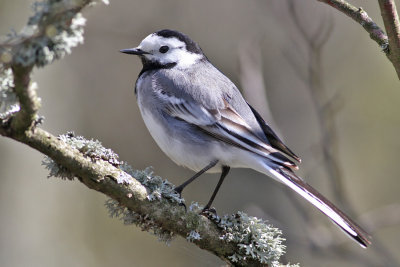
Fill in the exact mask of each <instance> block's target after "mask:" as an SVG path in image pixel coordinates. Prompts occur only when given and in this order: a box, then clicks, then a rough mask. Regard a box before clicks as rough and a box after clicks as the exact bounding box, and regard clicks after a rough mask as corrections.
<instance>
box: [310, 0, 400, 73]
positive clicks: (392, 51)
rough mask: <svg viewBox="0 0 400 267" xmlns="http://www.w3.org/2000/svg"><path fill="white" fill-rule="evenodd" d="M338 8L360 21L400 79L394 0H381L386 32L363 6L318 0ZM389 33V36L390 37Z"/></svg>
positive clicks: (399, 29) (398, 27)
mask: <svg viewBox="0 0 400 267" xmlns="http://www.w3.org/2000/svg"><path fill="white" fill-rule="evenodd" d="M317 1H319V2H323V3H325V4H328V5H330V6H332V7H333V8H336V9H337V10H339V11H340V12H342V13H344V14H346V15H347V16H349V17H350V18H352V19H353V20H354V21H356V22H358V23H359V24H360V25H361V26H362V27H363V28H364V29H365V30H366V31H367V32H368V33H369V36H370V37H371V39H372V40H374V41H375V42H377V43H378V45H379V46H380V47H381V49H382V50H383V51H384V52H385V54H386V56H387V58H388V59H389V60H390V62H391V63H392V65H393V67H394V69H395V70H396V73H397V76H398V78H399V79H400V41H399V40H400V23H399V16H398V13H397V10H396V5H395V3H394V0H379V6H380V9H381V13H382V18H383V21H384V23H385V28H386V31H387V33H388V34H386V33H385V32H384V31H383V30H382V29H381V28H380V27H379V26H378V25H377V24H376V23H375V22H374V21H373V20H372V19H371V18H370V17H369V16H368V14H367V12H365V11H364V10H363V9H362V8H361V7H360V8H357V7H355V6H353V5H351V4H350V3H348V2H347V1H344V0H317ZM388 35H389V37H388Z"/></svg>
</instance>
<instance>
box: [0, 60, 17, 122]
mask: <svg viewBox="0 0 400 267" xmlns="http://www.w3.org/2000/svg"><path fill="white" fill-rule="evenodd" d="M0 70H2V71H1V72H0V120H2V121H5V120H7V119H9V118H11V116H12V115H13V114H15V113H16V112H18V111H19V109H20V107H19V102H18V99H17V96H16V95H15V93H14V91H13V88H14V81H13V73H12V71H11V69H10V68H8V69H3V66H0Z"/></svg>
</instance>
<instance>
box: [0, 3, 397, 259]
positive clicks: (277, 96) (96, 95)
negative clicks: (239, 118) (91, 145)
mask: <svg viewBox="0 0 400 267" xmlns="http://www.w3.org/2000/svg"><path fill="white" fill-rule="evenodd" d="M32 2H33V1H27V0H14V1H6V0H0V35H4V34H7V33H8V32H10V29H15V30H17V31H18V30H19V29H20V28H21V27H22V26H23V25H25V23H26V21H27V19H28V16H29V15H30V14H31V13H30V6H31V4H32ZM352 3H353V4H354V5H356V6H362V7H363V8H364V10H366V11H367V12H368V14H369V15H370V16H371V17H372V18H373V19H374V20H375V21H376V22H377V23H378V24H379V25H380V26H383V22H382V20H381V17H380V11H379V9H378V5H377V3H375V2H374V1H361V0H359V1H352ZM396 3H397V4H398V6H400V3H399V2H396ZM84 16H85V17H86V18H87V19H88V20H87V27H86V34H85V43H84V44H83V45H80V46H79V47H77V48H75V49H73V53H72V54H71V55H69V56H67V57H66V58H65V59H63V60H61V61H57V62H55V63H53V64H52V65H50V66H47V67H46V68H45V69H36V70H35V71H34V77H33V79H34V80H35V81H37V82H38V85H39V91H38V93H39V95H40V96H41V97H42V109H41V110H40V114H41V115H44V116H45V121H44V124H43V126H42V127H43V128H44V129H46V130H48V131H50V132H51V133H53V134H55V135H58V134H62V133H65V132H67V131H71V130H73V131H75V133H76V134H78V135H83V136H85V137H87V138H95V139H99V140H100V141H102V143H103V145H104V146H106V147H109V148H112V149H113V150H114V151H116V152H117V153H118V154H119V155H120V158H121V159H122V160H124V161H127V162H128V163H130V164H131V165H132V166H133V167H134V168H137V169H143V168H145V167H147V166H153V167H154V171H155V173H156V174H158V175H160V176H162V177H163V178H167V179H168V180H169V181H171V182H173V183H174V184H180V183H181V182H183V181H184V180H185V179H187V178H188V177H189V176H191V175H192V174H193V173H192V172H191V171H189V170H186V169H184V168H181V167H178V166H176V165H175V164H174V163H173V162H172V161H171V160H169V159H168V158H167V157H166V156H165V155H164V154H163V153H162V152H161V151H160V149H159V148H158V147H157V145H156V144H155V142H154V141H153V140H152V138H151V136H150V135H149V133H148V131H147V129H146V128H145V126H144V124H143V121H142V119H141V117H140V114H139V110H138V107H137V104H136V99H135V96H134V93H133V88H134V83H135V80H136V77H137V75H138V73H139V71H140V69H141V63H140V61H139V59H137V58H136V57H130V56H127V55H123V54H121V53H119V52H118V51H119V50H120V49H123V48H130V47H134V46H136V45H138V44H139V43H140V41H141V40H142V39H143V38H144V37H146V36H147V35H148V34H150V33H152V32H154V31H156V30H160V29H163V28H171V29H176V30H179V31H182V32H184V33H186V34H188V35H189V36H190V37H191V38H192V39H193V40H195V41H196V42H198V43H199V44H200V46H201V47H202V49H203V51H204V52H205V54H206V55H207V56H208V58H209V59H210V60H211V62H212V63H213V64H214V65H215V66H217V67H218V68H219V69H220V70H222V71H223V72H224V73H225V74H226V75H227V76H228V77H230V78H231V79H232V81H233V82H235V83H236V84H237V85H238V86H239V87H240V88H241V90H242V91H243V93H244V94H245V96H246V98H247V99H248V100H249V102H250V103H251V104H253V106H255V107H256V108H257V109H258V110H260V112H261V113H262V114H263V116H264V117H265V118H267V120H268V121H270V122H271V124H272V125H273V126H274V127H275V129H277V132H279V133H280V136H281V137H282V138H283V139H284V140H285V142H286V143H287V144H288V146H289V147H290V148H291V149H292V150H293V151H294V152H295V153H296V154H298V155H299V156H300V157H301V158H302V160H303V162H302V164H301V166H300V171H299V172H298V173H299V174H300V175H301V176H303V177H305V178H306V180H307V181H309V183H310V184H312V185H313V186H314V187H316V188H318V189H319V190H320V191H321V192H322V193H323V194H324V195H325V196H327V197H328V198H329V199H331V200H332V201H333V202H334V203H336V204H337V205H338V206H339V207H340V208H342V209H343V210H345V211H346V212H348V213H349V214H350V215H351V217H353V218H354V219H355V220H356V221H357V222H359V223H360V224H361V225H363V226H364V227H365V228H366V230H368V231H369V232H370V233H371V234H372V236H373V245H372V246H371V247H370V248H369V249H367V250H363V249H361V248H360V247H359V246H358V245H356V244H355V243H354V242H352V241H350V240H349V239H347V237H346V236H345V235H344V234H343V233H341V232H340V231H339V230H338V229H337V228H336V227H334V226H333V225H332V224H331V223H330V222H329V220H328V219H327V218H326V217H325V216H323V215H322V214H321V213H320V212H318V211H317V210H316V209H315V208H313V207H312V206H311V205H310V204H308V203H305V201H303V200H302V199H300V198H299V197H297V195H296V196H295V194H294V193H293V192H290V190H288V189H287V188H285V187H284V186H282V185H280V184H278V183H276V182H275V181H273V180H272V179H269V178H267V177H266V176H264V175H262V174H259V173H256V172H255V171H252V170H247V169H235V170H233V171H231V173H230V175H229V176H228V178H227V180H225V183H224V184H223V186H222V188H221V191H220V193H219V195H218V196H217V198H216V200H215V202H214V206H215V208H216V209H217V211H218V213H219V214H221V215H222V214H226V213H233V212H236V211H238V210H241V211H244V212H246V213H248V214H249V215H252V216H257V217H261V218H263V219H265V220H268V221H269V222H271V223H272V224H274V225H275V226H277V227H279V228H280V229H282V230H283V233H284V237H285V238H286V239H287V241H286V245H287V254H286V256H285V258H284V259H283V261H284V262H285V261H286V262H287V261H290V262H291V263H297V262H298V263H300V264H301V266H399V263H400V253H399V252H400V249H399V246H398V240H399V237H400V218H399V217H400V194H399V185H400V181H399V174H398V167H399V163H398V159H397V156H398V150H399V149H400V142H399V139H398V138H399V131H400V116H399V114H400V113H399V111H400V83H399V81H398V79H397V76H396V73H395V71H394V69H393V67H392V65H391V64H390V62H389V61H388V60H387V59H386V56H385V55H384V53H383V52H381V51H380V48H379V47H378V45H377V44H376V43H375V42H373V41H372V40H370V38H369V36H368V34H367V33H366V32H365V31H364V30H363V29H362V28H361V26H360V25H358V24H356V23H355V22H353V21H352V20H350V19H349V18H347V17H346V16H345V15H343V14H341V13H339V12H337V11H336V10H334V9H332V8H331V7H329V6H327V5H324V4H321V3H319V2H317V1H315V0H301V1H300V0H297V1H289V0H288V1H282V0H269V1H263V0H248V1H240V0H220V1H212V0H203V1H194V0H187V1H178V0H147V1H111V4H110V5H109V6H105V5H102V4H99V5H97V6H96V7H92V8H87V9H85V10H84ZM267 99H268V101H267ZM0 157H1V160H0V213H1V217H0V265H1V266H60V267H61V266H111V265H112V266H189V265H190V266H222V265H224V262H222V261H221V260H219V259H218V258H217V257H215V256H213V255H211V254H210V253H207V252H204V251H202V250H200V249H198V248H197V247H196V246H194V245H192V244H190V243H188V242H186V240H184V239H183V238H176V239H175V240H174V241H173V242H172V243H171V244H170V245H169V246H167V245H165V244H164V243H161V242H158V241H157V238H156V237H154V236H152V235H150V234H149V233H147V232H141V230H140V229H138V228H136V227H134V226H124V225H123V224H122V222H120V221H119V220H117V219H111V218H110V217H109V216H108V214H107V210H106V209H105V207H104V205H103V204H104V201H105V200H106V197H105V196H104V195H102V194H100V193H98V192H95V191H92V190H89V189H87V188H86V187H85V186H83V185H82V184H81V183H79V182H77V181H74V182H71V181H62V180H60V179H54V178H50V179H47V178H46V177H47V175H48V172H47V171H46V170H45V169H44V167H43V166H41V160H42V159H43V156H42V155H41V154H40V153H38V152H36V151H34V150H32V149H30V148H28V147H26V146H25V145H22V144H19V143H17V142H15V141H12V140H8V139H6V138H0ZM217 178H218V177H217V175H204V176H203V177H202V178H201V179H200V180H198V181H196V182H194V183H193V184H192V185H191V186H189V187H188V188H187V189H185V191H184V194H183V196H184V198H185V199H186V202H187V203H190V202H191V201H198V202H200V203H203V204H204V203H206V201H207V200H208V198H209V197H210V195H211V193H212V190H213V189H214V186H215V185H216V183H217Z"/></svg>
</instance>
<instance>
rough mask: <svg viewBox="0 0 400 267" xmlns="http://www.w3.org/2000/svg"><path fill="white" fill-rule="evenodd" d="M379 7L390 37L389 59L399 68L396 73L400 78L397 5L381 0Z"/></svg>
mask: <svg viewBox="0 0 400 267" xmlns="http://www.w3.org/2000/svg"><path fill="white" fill-rule="evenodd" d="M379 6H380V9H381V14H382V18H383V23H384V24H385V29H386V32H387V35H388V37H389V47H390V51H389V58H390V60H391V61H392V62H393V65H395V66H399V67H397V68H396V71H397V75H398V76H399V78H400V22H399V15H398V13H397V10H396V4H395V2H394V1H393V0H379Z"/></svg>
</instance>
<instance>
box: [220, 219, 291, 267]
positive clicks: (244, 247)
mask: <svg viewBox="0 0 400 267" xmlns="http://www.w3.org/2000/svg"><path fill="white" fill-rule="evenodd" d="M218 226H219V227H220V228H222V229H223V232H224V233H223V235H221V236H220V238H221V239H222V240H224V241H226V242H233V243H236V244H237V246H238V248H239V250H238V251H239V252H237V253H235V254H233V255H231V256H229V259H230V260H231V261H232V262H235V263H239V264H244V263H245V262H246V260H248V259H249V258H250V259H253V260H257V261H258V262H260V263H262V264H268V266H271V267H272V266H279V259H280V257H281V256H282V255H283V254H284V253H285V248H286V247H285V245H283V244H282V242H283V241H284V238H282V237H281V234H282V232H281V231H280V230H279V229H277V228H274V227H273V226H271V225H269V224H267V223H266V222H265V221H263V220H261V219H258V218H256V217H251V216H248V215H247V214H245V213H243V212H238V213H236V214H234V215H225V216H223V217H222V218H221V220H220V222H219V223H218Z"/></svg>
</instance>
